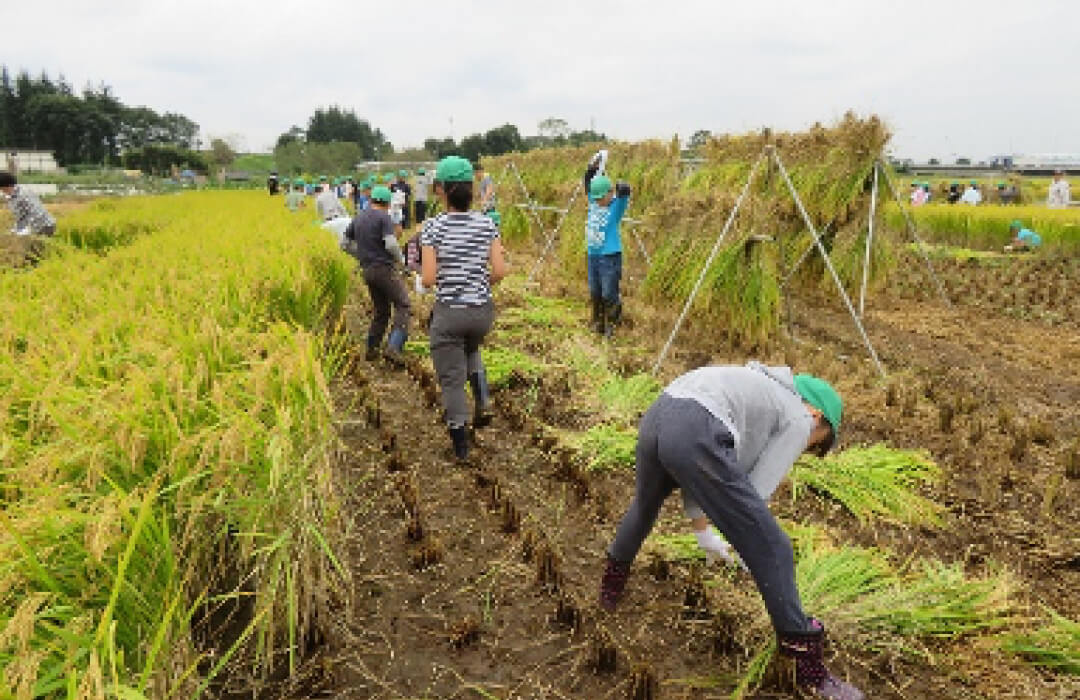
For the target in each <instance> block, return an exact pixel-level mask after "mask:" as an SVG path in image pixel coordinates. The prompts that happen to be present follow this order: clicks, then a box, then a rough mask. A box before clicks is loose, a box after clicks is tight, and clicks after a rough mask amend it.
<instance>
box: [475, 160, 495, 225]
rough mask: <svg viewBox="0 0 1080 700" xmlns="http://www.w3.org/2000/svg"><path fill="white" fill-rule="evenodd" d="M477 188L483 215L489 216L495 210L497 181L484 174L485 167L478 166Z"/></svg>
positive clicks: (478, 164)
mask: <svg viewBox="0 0 1080 700" xmlns="http://www.w3.org/2000/svg"><path fill="white" fill-rule="evenodd" d="M475 170H476V186H477V189H476V191H477V193H478V194H479V197H478V201H479V203H480V206H479V209H480V211H481V213H484V214H487V213H488V212H489V211H492V210H493V209H495V180H494V179H492V177H491V176H490V175H488V174H486V173H485V172H484V166H483V165H481V164H480V163H477V164H476V168H475Z"/></svg>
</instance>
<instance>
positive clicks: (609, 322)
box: [601, 301, 615, 338]
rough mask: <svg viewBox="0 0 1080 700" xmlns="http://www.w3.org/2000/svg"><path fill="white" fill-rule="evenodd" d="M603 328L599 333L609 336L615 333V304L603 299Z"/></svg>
mask: <svg viewBox="0 0 1080 700" xmlns="http://www.w3.org/2000/svg"><path fill="white" fill-rule="evenodd" d="M603 304H604V329H603V331H601V335H603V336H604V337H605V338H610V337H612V336H613V335H615V304H612V303H610V302H607V301H605V302H604V303H603Z"/></svg>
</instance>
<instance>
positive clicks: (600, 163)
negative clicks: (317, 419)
mask: <svg viewBox="0 0 1080 700" xmlns="http://www.w3.org/2000/svg"><path fill="white" fill-rule="evenodd" d="M607 157H608V152H607V149H606V148H601V149H600V150H599V151H597V152H596V155H594V156H593V157H592V160H590V161H589V165H590V166H596V174H597V175H603V174H604V170H605V169H606V168H607Z"/></svg>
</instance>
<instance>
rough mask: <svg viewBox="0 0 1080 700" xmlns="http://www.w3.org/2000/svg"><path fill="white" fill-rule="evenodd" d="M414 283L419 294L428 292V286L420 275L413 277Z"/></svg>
mask: <svg viewBox="0 0 1080 700" xmlns="http://www.w3.org/2000/svg"><path fill="white" fill-rule="evenodd" d="M413 283H414V284H415V285H416V293H417V294H421V295H423V294H427V293H428V288H427V287H425V286H424V283H423V282H421V281H420V275H416V277H414V278H413Z"/></svg>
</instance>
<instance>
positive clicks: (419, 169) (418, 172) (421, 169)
mask: <svg viewBox="0 0 1080 700" xmlns="http://www.w3.org/2000/svg"><path fill="white" fill-rule="evenodd" d="M416 174H417V175H427V171H426V170H424V169H423V168H417V169H416Z"/></svg>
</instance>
